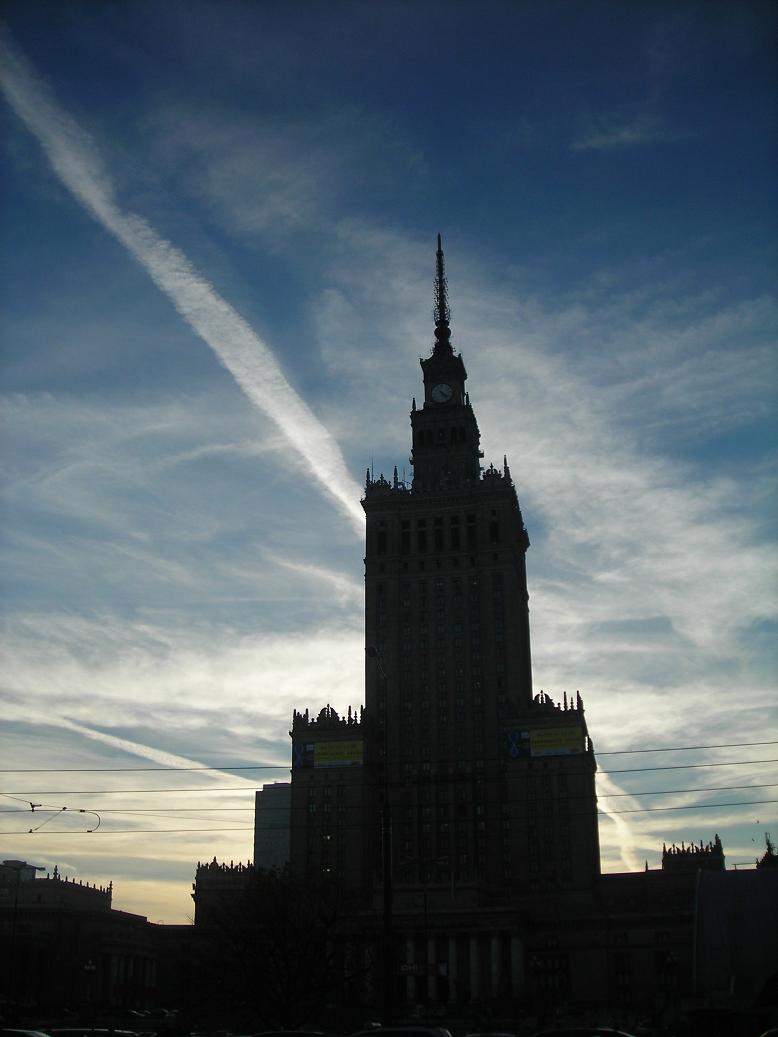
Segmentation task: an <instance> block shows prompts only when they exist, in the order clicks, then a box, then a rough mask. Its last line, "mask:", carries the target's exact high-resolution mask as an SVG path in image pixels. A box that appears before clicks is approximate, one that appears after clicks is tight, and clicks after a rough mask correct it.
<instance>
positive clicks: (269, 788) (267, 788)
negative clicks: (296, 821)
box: [254, 781, 292, 868]
mask: <svg viewBox="0 0 778 1037" xmlns="http://www.w3.org/2000/svg"><path fill="white" fill-rule="evenodd" d="M291 801H292V786H291V784H290V783H289V782H288V781H276V782H273V783H272V784H271V785H264V786H263V787H262V788H261V789H259V790H258V791H257V793H256V796H255V801H254V867H255V868H283V867H284V866H285V865H287V864H288V863H289V808H290V805H291Z"/></svg>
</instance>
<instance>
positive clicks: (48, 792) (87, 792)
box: [0, 757, 778, 802]
mask: <svg viewBox="0 0 778 1037" xmlns="http://www.w3.org/2000/svg"><path fill="white" fill-rule="evenodd" d="M486 759H488V760H489V762H494V761H495V760H503V757H489V758H486ZM533 759H541V760H547V759H548V757H540V758H533ZM455 762H457V763H458V762H459V761H455V760H442V761H441V763H448V764H452V763H455ZM763 763H778V758H772V759H769V760H717V761H715V762H713V763H672V764H664V765H663V766H659V767H618V768H614V770H610V771H601V770H597V771H594V772H592V771H589V770H580V771H576V770H568V771H565V774H566V775H568V776H570V777H572V776H576V775H581V774H584V775H585V774H590V773H594V774H595V775H610V774H642V773H648V772H650V771H678V770H681V771H683V770H700V769H702V768H706V767H756V766H758V765H759V764H763ZM171 769H172V768H171ZM111 773H113V772H111ZM522 776H524V775H522ZM509 777H511V776H510V775H509ZM434 781H435V782H436V783H437V784H443V783H446V782H458V781H462V774H461V773H457V774H447V775H439V776H437V777H436V778H435V779H434ZM392 784H393V785H395V786H398V787H403V786H404V785H405V784H406V782H404V781H398V782H393V783H392ZM179 792H187V793H189V792H202V793H211V792H245V793H250V792H251V786H250V785H248V786H247V785H228V786H223V787H220V786H213V787H209V788H200V789H176V788H165V789H39V790H36V791H35V792H33V793H31V794H32V795H34V796H98V795H106V796H111V795H146V794H150V793H166V794H168V795H169V794H171V793H179ZM0 795H2V796H7V797H9V798H10V799H15V798H18V797H21V796H25V797H26V796H28V795H30V793H27V792H20V791H18V790H16V789H15V790H14V791H13V792H0ZM24 802H28V800H27V799H25V800H24Z"/></svg>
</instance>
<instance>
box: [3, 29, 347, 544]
mask: <svg viewBox="0 0 778 1037" xmlns="http://www.w3.org/2000/svg"><path fill="white" fill-rule="evenodd" d="M0 85H1V86H2V89H3V91H4V93H5V96H6V98H7V99H8V102H9V104H10V105H11V107H12V108H13V109H14V111H15V112H16V114H17V115H18V116H19V118H20V119H21V120H22V121H23V122H24V123H25V124H26V126H27V128H28V129H29V130H30V132H31V133H32V134H33V135H34V136H35V137H36V138H37V140H38V142H39V143H40V145H41V147H42V148H43V150H44V152H45V153H46V156H47V158H48V160H49V162H50V163H51V166H52V168H53V170H54V172H55V173H56V174H57V176H58V177H59V178H60V180H61V181H62V183H63V184H64V185H65V187H67V189H68V190H69V191H70V192H71V194H72V195H73V196H74V197H75V198H76V199H77V200H78V201H79V202H80V203H81V204H82V205H83V206H84V208H85V209H86V210H87V211H88V212H89V213H90V214H91V215H92V216H93V217H94V218H95V219H96V220H97V221H98V223H100V224H101V225H102V226H103V227H104V228H105V229H106V230H107V231H108V232H109V233H110V234H112V235H113V236H114V237H115V238H116V239H117V240H118V241H120V242H121V244H122V245H124V247H125V248H126V249H127V251H128V252H129V253H130V254H131V255H132V256H133V257H134V258H135V259H136V260H137V261H138V263H140V265H141V266H142V267H143V268H144V270H145V271H146V273H147V274H148V275H149V277H150V278H151V280H152V281H153V282H154V284H155V285H156V286H157V287H158V288H159V289H160V291H162V292H164V294H165V295H166V296H167V297H168V298H169V299H170V301H171V302H172V303H173V305H174V306H175V308H176V310H177V311H178V312H179V314H180V315H181V316H182V317H183V319H184V320H185V321H186V322H187V324H188V325H189V326H190V327H191V328H192V330H193V331H194V332H195V333H196V334H197V335H199V336H200V338H202V339H203V341H204V342H206V343H207V345H209V346H210V347H211V349H212V350H213V352H214V353H215V354H216V356H217V357H218V359H219V360H220V361H221V363H222V364H223V365H224V367H226V369H227V370H228V371H229V372H230V374H231V375H232V376H233V378H234V379H235V381H236V382H237V383H238V385H239V386H240V388H241V389H242V390H243V392H244V393H245V394H246V396H247V397H248V398H249V400H250V401H251V403H253V404H254V406H255V407H257V408H258V409H259V410H260V411H262V412H263V413H264V414H266V415H267V416H268V417H269V418H270V419H271V420H272V421H273V422H275V424H276V425H277V426H278V428H279V429H280V430H281V432H282V433H283V435H284V436H285V437H286V439H287V441H288V442H289V444H290V445H291V446H292V447H293V448H294V449H295V450H296V451H297V453H298V454H299V455H300V457H301V458H302V459H303V460H304V462H305V463H306V465H307V466H308V468H309V470H310V472H311V474H312V475H313V477H314V478H315V479H317V480H318V482H319V484H320V486H321V487H322V488H323V489H324V490H325V491H326V493H327V494H328V495H329V496H331V497H333V498H334V499H335V502H336V503H337V504H338V506H339V507H340V508H341V509H342V510H343V511H344V512H345V513H346V514H347V515H348V517H349V518H350V520H351V521H352V523H353V525H354V527H355V528H356V529H357V530H358V531H359V533H360V534H361V533H362V532H363V530H364V515H363V514H362V509H361V507H360V506H359V498H360V496H361V489H360V486H359V485H358V484H357V483H356V482H355V481H354V480H353V479H352V477H351V476H350V474H349V472H348V469H347V467H346V463H345V460H344V458H343V455H342V453H341V451H340V448H339V447H338V444H337V443H336V441H335V439H334V438H333V436H332V435H331V434H330V432H329V430H328V429H327V428H326V427H325V426H324V425H323V424H322V423H321V422H320V421H319V419H318V418H317V417H316V415H315V414H314V413H313V411H312V410H311V409H310V407H308V405H307V404H306V403H305V401H304V400H303V399H302V398H301V397H300V396H299V395H298V394H297V393H296V392H295V390H294V389H293V388H292V386H291V385H290V384H289V382H288V381H287V380H286V378H285V377H284V373H283V371H282V370H281V367H280V365H279V363H278V361H277V360H276V358H275V356H274V355H273V353H272V351H271V350H270V348H269V347H268V346H267V345H266V343H264V342H263V341H262V339H261V338H260V337H259V336H258V335H257V334H256V333H255V332H254V331H253V330H252V329H251V327H249V325H248V324H247V323H246V321H245V320H244V319H243V318H242V317H241V316H240V314H239V313H237V312H236V311H235V310H234V309H233V308H232V306H230V305H229V303H227V302H225V300H224V299H222V298H221V296H220V295H219V294H218V293H217V292H216V291H215V289H214V288H213V286H212V285H210V284H209V283H208V281H207V280H206V279H205V278H204V277H202V276H201V275H200V274H199V273H198V272H197V271H196V270H195V269H194V267H193V266H192V264H191V263H190V262H189V260H188V259H187V257H186V256H185V255H184V253H183V252H181V251H180V250H179V249H177V248H176V247H175V246H174V245H172V244H171V243H170V242H169V241H165V240H164V238H161V237H160V236H159V234H157V232H156V231H155V230H154V228H153V227H152V226H151V225H150V224H149V223H148V221H146V220H145V219H143V217H141V216H138V215H136V214H134V213H131V212H127V211H125V210H123V209H122V208H121V207H120V205H119V204H118V203H117V201H116V198H115V191H114V185H113V181H112V178H111V176H110V174H109V172H108V170H107V169H106V167H105V164H104V163H103V161H102V158H101V156H100V154H99V151H98V149H97V147H96V146H95V144H94V142H93V141H92V139H91V138H90V136H89V134H87V133H86V132H85V131H84V130H82V128H81V127H80V126H79V125H78V123H77V122H76V121H75V120H74V119H73V118H72V116H71V115H70V114H69V113H68V112H66V111H65V110H64V109H63V108H62V107H61V106H60V105H59V104H58V103H57V101H56V99H55V98H54V96H53V94H52V92H51V90H50V89H49V88H48V86H47V85H46V84H45V83H44V82H43V81H42V80H41V79H40V77H39V76H38V75H37V74H36V72H35V69H34V68H33V67H32V65H31V64H30V62H29V61H28V60H27V58H26V57H25V56H24V55H23V54H21V53H20V51H19V50H18V48H17V47H16V46H15V44H13V43H12V42H11V40H10V39H9V36H8V33H7V31H5V30H4V28H2V27H0Z"/></svg>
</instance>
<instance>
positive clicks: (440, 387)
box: [430, 382, 454, 403]
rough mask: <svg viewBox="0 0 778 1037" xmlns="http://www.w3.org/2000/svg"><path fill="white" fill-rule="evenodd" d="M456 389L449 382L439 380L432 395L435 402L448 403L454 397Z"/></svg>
mask: <svg viewBox="0 0 778 1037" xmlns="http://www.w3.org/2000/svg"><path fill="white" fill-rule="evenodd" d="M453 395H454V390H453V389H452V387H451V386H450V385H449V384H448V383H447V382H438V384H437V385H433V386H432V391H431V392H430V396H431V397H432V399H433V401H434V402H435V403H448V402H449V400H450V399H451V398H452V397H453Z"/></svg>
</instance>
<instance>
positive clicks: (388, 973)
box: [365, 645, 394, 1025]
mask: <svg viewBox="0 0 778 1037" xmlns="http://www.w3.org/2000/svg"><path fill="white" fill-rule="evenodd" d="M365 651H366V652H367V654H368V656H369V657H370V658H371V659H375V661H376V665H377V667H378V673H379V675H380V676H381V677H383V679H384V682H386V673H385V672H384V668H383V665H382V664H381V656H380V654H379V652H378V649H377V648H375V647H374V646H373V645H370V646H368V648H366V649H365ZM382 702H383V714H384V715H383V720H384V732H383V750H384V767H383V803H382V804H381V850H382V880H383V935H382V941H381V958H382V966H383V968H382V972H383V1017H384V1024H385V1025H388V1024H389V1023H390V1022H391V1020H392V1016H393V1014H394V1004H393V1003H394V960H393V959H394V954H393V950H394V933H393V924H392V808H391V806H390V804H389V696H388V692H387V689H386V688H384V695H383V699H382Z"/></svg>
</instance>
